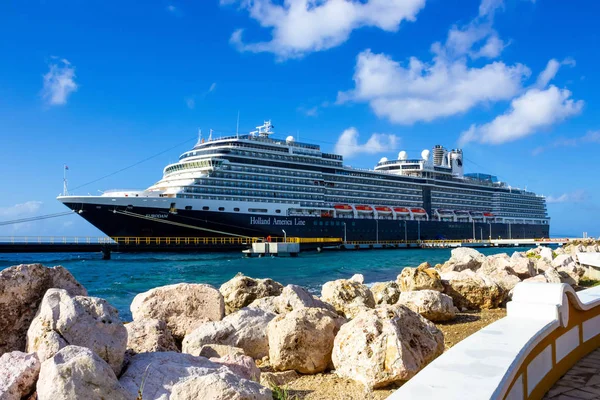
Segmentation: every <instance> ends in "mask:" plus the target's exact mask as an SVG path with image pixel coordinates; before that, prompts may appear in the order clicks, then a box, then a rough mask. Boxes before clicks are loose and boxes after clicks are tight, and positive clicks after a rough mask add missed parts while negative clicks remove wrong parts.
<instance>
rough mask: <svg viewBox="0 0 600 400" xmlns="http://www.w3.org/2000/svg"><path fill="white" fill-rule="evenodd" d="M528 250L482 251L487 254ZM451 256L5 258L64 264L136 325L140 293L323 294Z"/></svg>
mask: <svg viewBox="0 0 600 400" xmlns="http://www.w3.org/2000/svg"><path fill="white" fill-rule="evenodd" d="M523 250H526V249H525V248H518V247H515V248H500V249H498V248H489V249H480V251H481V252H482V253H484V254H486V255H489V254H495V253H509V254H511V253H512V252H513V251H523ZM449 257H450V249H426V250H424V249H410V250H363V251H345V252H340V251H326V252H323V253H316V252H307V253H301V254H300V255H299V256H298V257H296V258H288V257H286V258H284V257H281V258H278V257H263V258H244V257H242V255H241V253H188V254H173V253H113V254H112V259H111V260H102V259H101V257H100V254H95V253H44V254H41V253H40V254H0V270H2V269H4V268H6V267H9V266H11V265H17V264H27V263H36V262H38V263H42V264H44V265H46V266H55V265H62V266H64V267H65V268H67V269H68V270H69V271H70V272H71V273H72V274H73V276H75V278H76V279H77V280H78V281H79V282H81V284H83V285H84V286H85V287H86V288H87V290H88V292H89V295H90V296H96V297H102V298H104V299H106V300H108V302H109V303H111V304H112V305H113V306H115V307H116V308H117V309H118V310H119V314H120V316H121V318H122V319H123V320H125V321H129V320H131V313H130V311H129V305H130V304H131V301H132V300H133V298H134V297H135V295H137V294H138V293H141V292H144V291H146V290H149V289H152V288H155V287H157V286H162V285H169V284H172V283H180V282H188V283H208V284H211V285H213V286H215V287H217V288H218V287H219V286H220V285H221V284H222V283H223V282H225V281H227V280H229V279H231V278H232V277H233V276H234V275H235V274H236V273H238V272H242V273H244V274H245V275H247V276H251V277H255V278H272V279H274V280H276V281H278V282H281V283H282V284H283V285H287V284H290V283H293V284H296V285H301V286H304V287H307V288H308V289H309V290H311V291H313V292H314V293H319V292H320V290H321V285H322V284H323V283H325V282H327V281H330V280H334V279H339V278H349V277H351V276H352V275H353V274H357V273H360V274H363V275H364V276H365V282H367V283H368V282H378V281H386V280H393V279H395V278H396V276H397V275H398V274H399V273H400V271H401V270H402V268H404V267H407V266H409V267H411V266H412V267H414V266H417V265H419V264H420V263H422V262H424V261H429V263H431V264H432V265H434V264H437V263H443V262H444V261H446V260H447V259H448V258H449Z"/></svg>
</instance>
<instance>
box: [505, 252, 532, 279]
mask: <svg viewBox="0 0 600 400" xmlns="http://www.w3.org/2000/svg"><path fill="white" fill-rule="evenodd" d="M510 268H511V269H512V270H513V271H514V273H515V274H516V275H517V276H518V277H519V278H520V279H527V278H530V277H532V276H535V275H536V272H535V263H534V262H533V260H531V259H530V258H528V257H525V256H523V254H522V253H519V252H516V251H515V252H514V253H513V255H512V257H511V258H510Z"/></svg>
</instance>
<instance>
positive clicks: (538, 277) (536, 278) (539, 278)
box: [523, 274, 548, 283]
mask: <svg viewBox="0 0 600 400" xmlns="http://www.w3.org/2000/svg"><path fill="white" fill-rule="evenodd" d="M523 282H539V283H548V279H547V278H546V275H544V274H539V275H536V276H533V277H531V278H527V279H524V280H523Z"/></svg>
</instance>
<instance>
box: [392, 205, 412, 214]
mask: <svg viewBox="0 0 600 400" xmlns="http://www.w3.org/2000/svg"><path fill="white" fill-rule="evenodd" d="M394 211H396V214H400V215H408V214H410V210H409V209H408V208H406V207H394Z"/></svg>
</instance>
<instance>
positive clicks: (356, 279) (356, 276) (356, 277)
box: [350, 274, 365, 283]
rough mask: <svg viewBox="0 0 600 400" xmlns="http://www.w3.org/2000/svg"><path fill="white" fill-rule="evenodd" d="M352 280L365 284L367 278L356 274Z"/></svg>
mask: <svg viewBox="0 0 600 400" xmlns="http://www.w3.org/2000/svg"><path fill="white" fill-rule="evenodd" d="M350 280H351V281H354V282H358V283H365V277H364V275H363V274H354V275H352V278H350Z"/></svg>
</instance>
